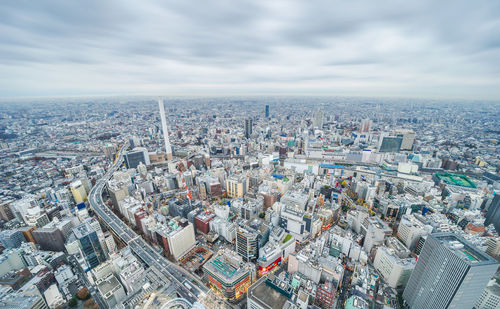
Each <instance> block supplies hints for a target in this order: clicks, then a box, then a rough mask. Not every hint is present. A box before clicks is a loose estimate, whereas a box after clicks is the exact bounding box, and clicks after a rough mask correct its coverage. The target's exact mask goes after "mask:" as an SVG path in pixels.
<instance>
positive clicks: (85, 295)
mask: <svg viewBox="0 0 500 309" xmlns="http://www.w3.org/2000/svg"><path fill="white" fill-rule="evenodd" d="M76 297H78V299H80V300H86V299H89V298H90V294H89V290H88V289H87V288H82V289H80V291H78V292H77V293H76Z"/></svg>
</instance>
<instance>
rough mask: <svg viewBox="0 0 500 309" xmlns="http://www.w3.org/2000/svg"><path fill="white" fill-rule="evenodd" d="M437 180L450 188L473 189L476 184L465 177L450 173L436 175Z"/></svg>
mask: <svg viewBox="0 0 500 309" xmlns="http://www.w3.org/2000/svg"><path fill="white" fill-rule="evenodd" d="M436 177H437V178H438V179H439V180H442V181H444V182H445V183H446V184H449V185H452V186H459V187H466V188H475V187H476V184H475V183H474V182H473V181H472V180H470V179H469V177H467V176H465V175H459V174H452V173H436Z"/></svg>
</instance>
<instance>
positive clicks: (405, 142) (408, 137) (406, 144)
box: [396, 130, 416, 150]
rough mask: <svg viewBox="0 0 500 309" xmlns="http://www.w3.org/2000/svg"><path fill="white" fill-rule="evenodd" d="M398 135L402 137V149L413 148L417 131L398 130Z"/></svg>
mask: <svg viewBox="0 0 500 309" xmlns="http://www.w3.org/2000/svg"><path fill="white" fill-rule="evenodd" d="M396 136H398V137H401V138H402V140H401V150H412V148H413V143H414V142H415V136H416V134H415V132H414V131H412V130H397V131H396Z"/></svg>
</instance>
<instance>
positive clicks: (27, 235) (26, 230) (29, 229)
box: [17, 226, 36, 243]
mask: <svg viewBox="0 0 500 309" xmlns="http://www.w3.org/2000/svg"><path fill="white" fill-rule="evenodd" d="M35 229H36V226H24V227H20V228H18V229H17V230H18V231H19V232H21V233H22V234H23V236H24V239H26V241H28V242H32V243H35V237H33V231H34V230H35Z"/></svg>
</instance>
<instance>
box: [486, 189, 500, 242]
mask: <svg viewBox="0 0 500 309" xmlns="http://www.w3.org/2000/svg"><path fill="white" fill-rule="evenodd" d="M490 224H493V226H494V227H495V230H496V231H497V233H500V193H498V194H495V196H494V197H493V200H492V201H491V204H490V206H489V207H488V211H487V212H486V218H485V220H484V226H488V225H490Z"/></svg>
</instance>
